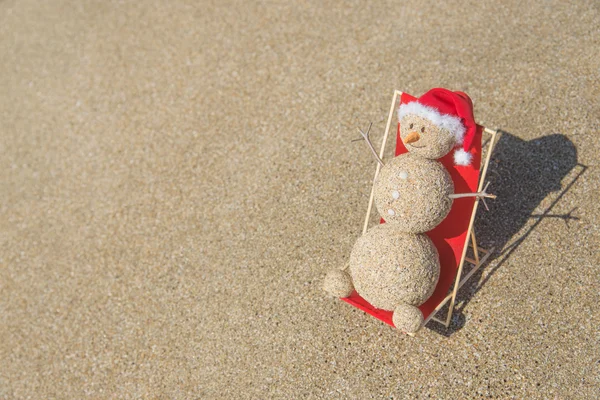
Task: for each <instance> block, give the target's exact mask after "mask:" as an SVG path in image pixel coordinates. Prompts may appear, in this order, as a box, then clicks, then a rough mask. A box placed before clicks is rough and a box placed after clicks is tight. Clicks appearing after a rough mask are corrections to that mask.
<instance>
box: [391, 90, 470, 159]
mask: <svg viewBox="0 0 600 400" xmlns="http://www.w3.org/2000/svg"><path fill="white" fill-rule="evenodd" d="M408 114H416V115H418V116H421V117H423V118H426V119H428V120H430V121H431V122H433V123H434V124H435V125H437V126H439V127H440V128H443V129H447V130H449V131H450V132H451V133H452V134H453V135H454V137H455V138H456V144H457V145H459V146H461V147H462V148H459V149H457V150H456V151H455V152H454V163H455V164H457V165H469V164H471V159H472V158H473V156H472V155H471V153H470V152H469V150H470V149H471V144H472V143H473V139H474V138H475V132H476V131H477V124H476V123H475V118H474V117H473V102H472V101H471V99H470V98H469V96H467V95H466V94H465V93H463V92H452V91H450V90H448V89H441V88H436V89H431V90H430V91H429V92H427V93H425V94H424V95H423V96H421V97H420V98H418V99H417V100H416V101H412V102H410V103H406V104H401V105H400V109H399V110H398V119H399V120H401V119H402V117H404V116H405V115H408Z"/></svg>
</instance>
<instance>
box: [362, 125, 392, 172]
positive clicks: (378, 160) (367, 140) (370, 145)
mask: <svg viewBox="0 0 600 400" xmlns="http://www.w3.org/2000/svg"><path fill="white" fill-rule="evenodd" d="M371 126H373V123H372V122H371V123H370V124H369V128H368V129H367V132H366V133H365V132H363V131H362V130H360V129H358V132H360V135H361V136H362V137H363V139H364V140H365V142H367V145H368V146H369V149H371V152H372V153H373V155H374V156H375V158H376V159H377V162H378V163H379V164H380V165H381V166H382V167H383V166H384V165H385V164H384V163H383V161H382V160H381V157H379V155H378V154H377V152H376V151H375V148H374V147H373V143H371V139H370V138H369V133H370V132H371Z"/></svg>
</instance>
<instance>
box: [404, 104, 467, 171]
mask: <svg viewBox="0 0 600 400" xmlns="http://www.w3.org/2000/svg"><path fill="white" fill-rule="evenodd" d="M411 104H416V103H411ZM462 133H463V134H464V127H463V129H462ZM400 138H401V139H402V142H403V143H404V146H405V147H406V149H407V150H408V151H409V152H411V153H413V154H416V155H419V156H421V157H423V158H428V159H432V160H437V159H438V158H442V157H443V156H445V155H446V154H448V153H449V152H450V151H451V150H452V149H453V148H454V147H455V146H456V145H457V144H458V138H457V137H456V135H455V134H454V133H453V132H452V130H451V128H450V127H448V126H445V125H444V124H439V123H438V124H436V123H435V122H434V121H432V120H431V119H430V118H427V117H426V116H423V115H422V114H416V113H414V114H413V113H407V114H405V115H403V116H402V118H401V119H400Z"/></svg>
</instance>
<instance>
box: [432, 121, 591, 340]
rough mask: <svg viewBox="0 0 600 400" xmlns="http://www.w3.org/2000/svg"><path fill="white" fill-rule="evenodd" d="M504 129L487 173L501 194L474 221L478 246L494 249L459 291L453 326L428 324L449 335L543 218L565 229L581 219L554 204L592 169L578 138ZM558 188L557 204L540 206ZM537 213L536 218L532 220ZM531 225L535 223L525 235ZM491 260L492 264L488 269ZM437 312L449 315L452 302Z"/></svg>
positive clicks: (460, 323) (489, 179) (492, 184)
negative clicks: (525, 135) (580, 154)
mask: <svg viewBox="0 0 600 400" xmlns="http://www.w3.org/2000/svg"><path fill="white" fill-rule="evenodd" d="M500 133H501V136H500V139H499V140H498V143H497V144H496V146H495V148H494V150H493V153H492V157H491V161H490V165H489V169H488V174H487V178H486V180H487V181H488V182H490V186H489V188H488V192H490V193H493V194H495V195H496V196H497V199H496V200H493V201H487V204H488V206H489V211H486V210H485V208H484V207H483V204H480V208H479V211H478V213H477V218H476V219H475V225H474V226H475V231H476V233H477V241H478V245H479V247H482V248H486V249H491V248H494V251H493V252H492V253H491V254H490V257H489V259H488V261H487V262H486V263H485V264H484V265H483V266H482V267H481V268H480V269H479V270H478V271H477V272H476V273H475V274H474V275H473V276H472V277H471V278H470V279H469V281H467V282H466V283H465V285H464V286H463V287H462V288H461V289H460V290H459V292H458V294H457V298H456V306H455V309H454V313H453V316H452V322H451V324H450V326H449V327H448V328H446V327H444V326H443V325H442V324H439V323H436V322H433V323H430V324H428V328H430V329H432V330H435V331H437V332H439V333H440V334H442V335H444V336H450V335H452V334H453V333H454V332H457V331H458V330H460V329H462V327H463V326H464V324H465V322H466V318H465V315H464V313H463V311H464V309H465V307H466V306H467V305H468V304H469V302H470V300H471V298H473V296H474V295H475V293H477V292H478V291H479V290H480V289H481V288H482V287H483V285H485V284H486V283H487V282H488V281H489V280H490V279H491V278H492V276H493V275H494V274H495V273H496V271H498V269H499V268H500V267H502V265H503V264H504V263H505V262H506V261H507V260H508V259H509V258H510V257H511V256H512V254H513V253H514V252H515V250H516V249H517V248H518V247H519V246H520V245H521V243H523V242H524V241H525V240H526V239H527V237H528V236H529V235H530V234H531V232H533V231H534V230H535V229H536V228H537V226H538V225H539V223H540V222H541V221H542V219H544V218H560V219H563V220H564V221H565V225H564V229H569V226H568V223H569V221H570V220H577V219H578V218H577V216H576V215H573V213H574V212H575V211H576V209H573V210H571V211H569V212H568V213H567V214H562V215H555V214H552V213H551V211H552V208H553V207H554V206H555V205H556V204H557V203H558V202H559V201H560V200H561V198H562V197H563V196H564V195H565V193H567V192H568V191H569V190H570V189H571V187H572V186H573V185H574V184H575V182H576V181H577V180H578V179H579V178H580V177H581V176H582V175H583V174H584V173H585V171H586V170H587V167H586V166H585V165H582V164H579V163H578V162H577V149H576V148H575V146H574V144H573V142H571V140H569V138H568V137H566V136H565V135H562V134H552V135H548V136H543V137H540V138H537V139H533V140H529V141H525V140H522V139H520V138H518V137H517V136H515V135H512V134H510V133H508V132H504V131H501V132H500ZM575 169H576V171H574V170H575ZM572 171H573V172H572ZM567 176H569V179H568V181H567V182H565V185H564V188H563V187H562V186H561V182H562V181H563V179H565V178H566V177H567ZM554 192H559V194H558V195H557V196H556V197H555V199H554V200H553V201H552V203H551V204H550V205H549V206H548V207H547V208H546V209H545V210H541V211H540V210H538V207H539V205H540V204H541V203H542V201H543V200H544V199H545V198H546V197H548V195H550V194H551V193H554ZM532 218H534V219H535V222H533V223H532V224H531V223H530V220H531V219H532ZM528 224H530V226H529V227H528V228H527V229H526V230H525V231H524V232H523V233H521V234H520V232H521V230H522V229H523V228H524V227H525V226H526V225H528ZM491 264H493V267H491V268H486V267H488V266H489V265H491ZM484 271H485V277H483V272H484ZM438 315H439V316H445V315H447V306H446V307H444V308H442V309H441V310H440V312H439V313H438Z"/></svg>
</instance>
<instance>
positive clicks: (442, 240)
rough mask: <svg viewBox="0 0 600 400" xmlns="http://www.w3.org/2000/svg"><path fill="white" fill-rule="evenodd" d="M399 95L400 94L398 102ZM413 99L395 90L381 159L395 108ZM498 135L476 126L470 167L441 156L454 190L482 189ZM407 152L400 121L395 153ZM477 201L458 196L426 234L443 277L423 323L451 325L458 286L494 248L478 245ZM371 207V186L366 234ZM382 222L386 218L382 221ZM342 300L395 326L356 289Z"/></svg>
mask: <svg viewBox="0 0 600 400" xmlns="http://www.w3.org/2000/svg"><path fill="white" fill-rule="evenodd" d="M398 97H400V103H399V104H397V101H398ZM414 100H415V98H414V97H413V96H411V95H409V94H406V93H402V92H399V91H395V92H394V97H393V100H392V105H391V107H390V114H389V116H388V121H387V126H386V130H385V133H384V138H383V143H382V145H381V151H380V154H379V156H380V157H381V158H383V155H384V152H385V147H386V142H387V138H388V133H389V131H390V126H391V122H392V119H393V118H394V116H395V114H396V113H395V111H396V110H397V107H399V106H400V104H404V103H407V102H409V101H414ZM483 132H485V133H487V134H490V135H491V136H492V137H491V139H490V140H489V148H488V152H487V157H486V159H485V162H484V163H483V165H482V164H481V156H482V148H481V139H482V135H483ZM496 135H497V131H493V130H490V129H487V128H484V127H483V126H479V125H478V126H477V133H476V136H475V140H474V141H473V145H472V150H471V153H472V155H473V162H472V163H471V165H469V166H458V165H455V164H454V161H453V155H452V152H450V153H449V154H448V155H446V156H444V157H443V158H441V159H440V161H441V162H442V164H444V166H445V167H446V169H447V170H448V171H449V172H450V176H451V177H452V180H453V181H454V192H455V193H473V192H478V191H482V189H483V182H484V180H485V175H486V172H487V167H488V164H489V161H490V155H491V153H492V150H493V147H494V142H495V139H496ZM406 151H407V150H406V148H405V147H404V144H403V143H402V140H400V124H398V127H397V129H396V152H395V155H396V156H398V155H400V154H402V153H406ZM380 168H381V167H380V165H379V164H377V169H376V171H375V178H374V180H373V181H375V179H376V178H377V175H378V174H379V170H380ZM480 168H481V174H480ZM478 204H479V199H476V198H474V197H465V198H460V199H455V200H454V202H453V204H452V209H451V210H450V213H449V214H448V216H447V217H446V219H444V221H442V223H441V224H440V225H438V226H437V227H436V228H435V229H433V230H432V231H429V232H427V235H428V236H429V237H430V238H431V240H432V241H433V243H434V244H435V246H436V247H437V250H438V252H439V255H440V266H441V270H440V278H439V281H438V284H437V286H436V288H435V291H434V293H433V295H432V296H431V297H430V298H429V299H428V300H427V301H426V302H425V303H423V304H422V305H421V306H420V307H419V309H420V310H421V312H422V313H423V318H424V322H423V325H426V324H427V323H428V322H429V321H430V320H431V319H433V320H435V321H437V322H439V323H441V324H443V325H445V326H446V327H448V326H449V325H450V321H451V318H452V312H453V310H454V304H455V301H456V294H457V292H458V289H459V288H460V287H461V286H462V285H463V284H464V283H465V282H466V281H467V280H468V279H469V278H470V277H471V276H472V275H473V274H474V273H475V272H476V271H477V270H478V269H479V268H480V267H481V265H483V264H484V263H485V262H486V260H487V258H488V257H489V255H490V253H491V252H492V251H493V249H491V250H485V249H482V248H479V247H477V241H476V239H475V232H474V230H473V221H474V219H475V214H476V212H477V206H478ZM372 207H373V189H371V196H370V199H369V206H368V209H367V216H366V218H365V223H364V227H363V234H364V233H365V232H366V231H367V229H368V227H369V221H370V219H371V210H372ZM381 222H382V223H383V222H385V221H383V220H381ZM469 241H471V244H469ZM469 247H471V248H472V254H473V257H472V258H470V257H467V250H468V248H469ZM480 253H482V254H483V257H481V258H480V257H479V255H480ZM465 261H466V262H468V263H470V264H471V265H472V269H471V270H470V271H469V272H468V273H467V274H465V276H464V277H462V279H461V276H462V272H463V266H464V263H465ZM453 284H454V285H453ZM342 300H344V301H345V302H347V303H350V304H352V305H353V306H355V307H357V308H359V309H361V310H363V311H365V312H367V313H369V314H371V315H372V316H374V317H375V318H378V319H380V320H381V321H383V322H385V323H387V324H389V325H392V326H394V324H393V322H392V312H391V311H386V310H381V309H378V308H375V307H373V306H372V305H371V304H369V303H368V302H367V301H366V300H365V299H363V298H362V297H361V296H360V295H359V294H358V293H356V291H354V293H352V294H351V295H350V296H349V297H346V298H343V299H342ZM448 301H450V305H449V307H448V314H447V315H446V317H445V319H438V318H435V315H436V313H437V312H438V311H439V310H440V309H441V308H442V307H443V306H444V305H445V304H446V303H447V302H448Z"/></svg>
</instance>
